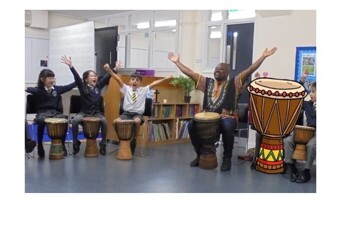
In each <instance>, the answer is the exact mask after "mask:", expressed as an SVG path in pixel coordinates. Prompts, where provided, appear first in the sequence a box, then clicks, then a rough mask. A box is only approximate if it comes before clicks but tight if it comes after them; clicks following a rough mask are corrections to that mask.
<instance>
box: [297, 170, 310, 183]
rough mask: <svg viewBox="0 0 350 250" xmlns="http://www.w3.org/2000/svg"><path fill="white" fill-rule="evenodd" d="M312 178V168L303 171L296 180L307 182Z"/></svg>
mask: <svg viewBox="0 0 350 250" xmlns="http://www.w3.org/2000/svg"><path fill="white" fill-rule="evenodd" d="M310 179H311V175H310V169H304V170H303V171H301V172H300V174H299V176H298V178H297V180H296V182H297V183H305V182H308V181H309V180H310Z"/></svg>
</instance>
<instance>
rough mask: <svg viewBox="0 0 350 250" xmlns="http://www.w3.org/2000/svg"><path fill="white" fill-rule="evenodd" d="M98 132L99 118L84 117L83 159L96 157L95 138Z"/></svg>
mask: <svg viewBox="0 0 350 250" xmlns="http://www.w3.org/2000/svg"><path fill="white" fill-rule="evenodd" d="M99 131H100V118H98V117H84V118H83V133H84V136H85V138H86V147H85V154H84V155H85V157H97V156H98V155H99V154H98V148H97V142H96V138H97V136H98V132H99Z"/></svg>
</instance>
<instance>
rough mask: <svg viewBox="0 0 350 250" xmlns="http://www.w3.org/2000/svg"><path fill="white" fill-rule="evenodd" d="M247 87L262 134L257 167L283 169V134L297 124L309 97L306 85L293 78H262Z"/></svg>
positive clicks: (253, 114) (253, 113) (287, 132)
mask: <svg viewBox="0 0 350 250" xmlns="http://www.w3.org/2000/svg"><path fill="white" fill-rule="evenodd" d="M247 89H248V92H249V93H250V109H251V112H252V116H253V123H254V126H255V128H256V130H257V131H258V132H259V133H260V134H261V135H262V143H261V145H260V150H259V157H258V159H257V162H256V170H258V171H261V172H264V173H269V174H277V173H283V159H284V156H283V138H284V137H285V136H287V135H289V134H290V133H291V132H292V131H293V129H294V127H295V124H296V122H297V119H298V116H299V113H300V110H301V107H302V102H303V99H304V98H305V97H306V91H305V88H304V87H303V86H302V85H301V84H299V83H298V82H295V81H292V80H282V79H273V78H259V79H255V80H254V81H252V82H251V83H250V84H249V86H248V87H247Z"/></svg>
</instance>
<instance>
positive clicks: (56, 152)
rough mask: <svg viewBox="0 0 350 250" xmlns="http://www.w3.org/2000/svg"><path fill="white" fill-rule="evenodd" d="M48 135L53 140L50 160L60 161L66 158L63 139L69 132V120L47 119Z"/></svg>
mask: <svg viewBox="0 0 350 250" xmlns="http://www.w3.org/2000/svg"><path fill="white" fill-rule="evenodd" d="M45 123H46V126H47V133H48V135H49V137H50V138H51V146H50V155H49V159H50V160H60V159H63V158H64V152H63V147H62V138H64V137H65V135H66V134H67V130H68V120H67V119H64V118H46V119H45Z"/></svg>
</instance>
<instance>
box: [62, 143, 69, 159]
mask: <svg viewBox="0 0 350 250" xmlns="http://www.w3.org/2000/svg"><path fill="white" fill-rule="evenodd" d="M62 149H63V155H64V156H67V155H68V153H67V149H66V145H64V144H62Z"/></svg>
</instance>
